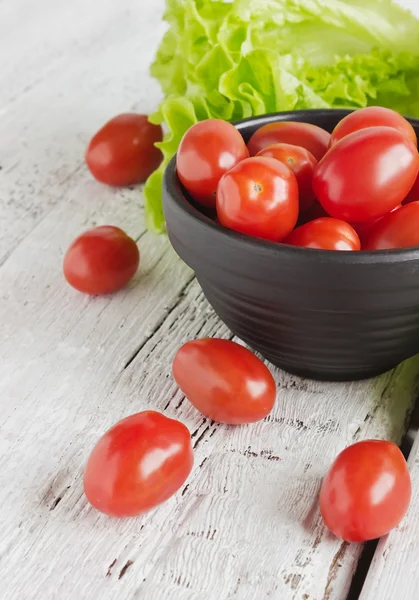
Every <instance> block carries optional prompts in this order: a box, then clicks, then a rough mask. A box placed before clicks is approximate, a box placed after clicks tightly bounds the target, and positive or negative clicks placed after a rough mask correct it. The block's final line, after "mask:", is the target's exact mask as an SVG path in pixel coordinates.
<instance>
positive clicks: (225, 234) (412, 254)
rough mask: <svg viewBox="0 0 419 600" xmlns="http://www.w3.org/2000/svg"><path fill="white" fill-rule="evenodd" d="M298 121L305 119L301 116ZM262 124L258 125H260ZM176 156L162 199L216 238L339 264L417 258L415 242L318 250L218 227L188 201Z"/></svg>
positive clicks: (317, 112) (265, 118)
mask: <svg viewBox="0 0 419 600" xmlns="http://www.w3.org/2000/svg"><path fill="white" fill-rule="evenodd" d="M351 112H354V109H336V108H322V109H315V108H314V109H307V110H293V111H283V112H274V113H267V114H265V115H259V116H252V117H248V118H246V119H241V120H240V121H235V122H234V123H233V125H234V126H235V127H236V128H237V129H238V130H239V131H241V130H242V129H245V128H246V127H248V126H250V125H257V124H258V123H259V122H261V121H262V122H263V125H266V124H268V123H275V122H276V121H277V120H278V119H277V117H278V116H280V117H281V119H280V120H281V121H285V120H288V119H291V118H292V117H293V116H294V117H295V115H300V116H303V115H307V117H310V116H312V117H313V116H318V117H327V116H329V115H330V114H332V113H334V114H339V113H340V114H341V115H342V118H343V117H344V116H346V115H347V114H349V113H351ZM284 117H285V118H284ZM405 118H406V119H407V120H408V121H409V123H411V124H412V125H415V126H416V127H417V128H418V129H419V119H414V118H412V117H405ZM300 121H301V122H305V121H304V120H301V119H300ZM261 126H262V125H261ZM176 157H177V153H176V154H175V155H174V156H173V157H172V158H171V160H170V161H169V163H168V164H167V166H166V169H165V171H164V177H163V187H164V189H166V190H167V191H168V194H166V198H165V202H167V201H169V202H171V203H172V206H173V207H174V208H175V209H176V212H178V213H182V214H183V216H184V218H187V219H188V221H189V223H190V224H191V226H192V224H193V223H194V224H197V223H198V224H199V225H200V227H202V228H203V230H205V231H207V232H208V233H210V234H212V235H215V236H216V237H218V238H219V239H220V240H221V239H223V238H224V239H225V238H227V239H229V240H231V241H232V242H235V243H236V244H244V245H245V246H250V247H254V248H255V249H256V250H259V252H261V253H263V254H272V255H277V254H279V253H284V252H285V253H288V254H290V255H294V256H295V257H296V258H297V257H298V256H300V258H302V257H303V256H306V257H307V259H308V258H309V257H310V258H312V259H315V258H317V259H320V260H321V262H331V263H339V264H348V265H356V264H359V263H364V264H377V263H380V264H381V263H396V262H400V260H403V262H410V261H412V262H413V261H417V260H418V259H419V245H418V246H409V247H406V248H397V249H391V250H357V251H353V252H350V251H346V252H343V251H341V250H320V249H317V248H303V247H299V246H291V245H289V244H284V243H283V242H273V241H270V240H265V239H262V238H256V237H252V236H250V235H246V234H244V233H240V232H239V231H235V230H234V229H229V228H227V227H222V226H221V225H219V224H217V223H216V222H215V221H214V220H213V219H211V218H210V217H208V216H207V215H205V214H204V213H202V212H200V211H199V210H198V209H197V208H196V207H195V206H194V205H193V204H191V203H190V202H189V200H188V199H187V197H186V196H185V194H184V192H183V189H182V185H181V183H180V180H179V178H178V175H177V170H176Z"/></svg>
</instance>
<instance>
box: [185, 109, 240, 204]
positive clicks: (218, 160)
mask: <svg viewBox="0 0 419 600" xmlns="http://www.w3.org/2000/svg"><path fill="white" fill-rule="evenodd" d="M248 156H249V152H248V150H247V147H246V144H245V143H244V140H243V138H242V136H241V135H240V133H239V132H238V131H237V129H236V128H235V127H234V126H233V125H231V124H230V123H227V122H226V121H221V120H219V119H207V120H206V121H200V122H199V123H196V124H195V125H192V127H191V128H190V129H188V131H187V132H186V133H185V135H184V136H183V139H182V141H181V142H180V145H179V149H178V152H177V157H176V168H177V173H178V176H179V179H180V181H181V182H182V184H183V185H184V187H185V188H186V189H187V191H188V192H189V193H190V194H191V196H192V198H193V199H194V200H196V202H198V203H199V204H202V205H203V206H208V207H215V194H216V190H217V185H218V182H219V181H220V179H221V176H222V175H224V173H226V172H227V171H228V170H229V169H231V168H232V167H234V166H235V165H236V164H237V163H239V162H240V161H241V160H243V159H245V158H248Z"/></svg>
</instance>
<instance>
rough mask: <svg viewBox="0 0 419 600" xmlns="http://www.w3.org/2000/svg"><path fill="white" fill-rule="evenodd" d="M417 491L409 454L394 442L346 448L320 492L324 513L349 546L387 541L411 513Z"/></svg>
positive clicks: (332, 467) (327, 476) (330, 527)
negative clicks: (350, 543) (408, 510)
mask: <svg viewBox="0 0 419 600" xmlns="http://www.w3.org/2000/svg"><path fill="white" fill-rule="evenodd" d="M411 492H412V486H411V481H410V474H409V469H408V467H407V464H406V461H405V459H404V457H403V454H402V453H401V452H400V450H399V448H398V447H397V446H396V445H395V444H393V443H392V442H387V441H382V440H366V441H362V442H358V443H356V444H353V445H352V446H349V447H348V448H345V450H343V451H342V452H341V453H340V454H339V455H338V457H337V458H336V460H335V461H334V463H333V464H332V466H331V468H330V470H329V471H328V473H327V475H326V477H325V478H324V480H323V484H322V487H321V490H320V511H321V514H322V517H323V519H324V521H325V523H326V525H327V527H328V528H329V529H330V531H331V532H332V533H334V534H335V535H336V536H337V537H339V538H341V539H343V540H345V541H347V542H365V541H367V540H374V539H376V538H379V537H381V536H383V535H386V534H387V533H388V532H389V531H390V530H391V529H393V528H394V527H396V526H397V525H398V524H399V523H400V521H401V520H402V519H403V517H404V515H405V514H406V512H407V509H408V508H409V503H410V497H411Z"/></svg>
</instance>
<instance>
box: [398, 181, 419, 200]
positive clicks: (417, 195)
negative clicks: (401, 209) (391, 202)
mask: <svg viewBox="0 0 419 600" xmlns="http://www.w3.org/2000/svg"><path fill="white" fill-rule="evenodd" d="M417 201H419V175H418V176H417V177H416V181H415V183H414V184H413V187H412V189H411V190H410V192H409V193H408V194H407V196H406V198H405V199H404V200H403V202H402V204H409V202H417Z"/></svg>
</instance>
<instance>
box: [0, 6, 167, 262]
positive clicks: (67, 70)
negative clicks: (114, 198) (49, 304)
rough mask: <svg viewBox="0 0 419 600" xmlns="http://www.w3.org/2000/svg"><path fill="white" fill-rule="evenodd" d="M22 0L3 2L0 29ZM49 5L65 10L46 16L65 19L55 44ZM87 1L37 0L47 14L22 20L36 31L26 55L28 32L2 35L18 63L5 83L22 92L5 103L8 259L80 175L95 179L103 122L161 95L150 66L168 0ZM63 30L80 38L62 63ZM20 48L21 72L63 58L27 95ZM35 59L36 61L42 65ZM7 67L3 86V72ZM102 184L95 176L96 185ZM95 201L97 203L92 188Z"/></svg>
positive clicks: (2, 52) (2, 253)
mask: <svg viewBox="0 0 419 600" xmlns="http://www.w3.org/2000/svg"><path fill="white" fill-rule="evenodd" d="M22 2H23V0H17V1H16V3H15V4H14V3H11V2H5V3H2V4H0V31H1V29H3V28H4V29H8V23H9V21H7V20H6V22H5V23H3V24H2V19H1V10H3V11H4V10H6V11H7V9H8V12H9V13H10V15H11V17H13V18H14V19H16V18H21V14H22V12H21V11H23V10H25V8H24V7H22ZM23 4H24V6H26V4H29V3H26V2H24V3H23ZM50 4H51V5H52V4H54V5H55V6H56V8H55V9H54V10H52V11H51V15H49V16H48V15H47V16H46V22H47V23H49V22H50V21H51V19H53V18H54V19H56V21H54V23H55V29H54V33H50V35H51V36H52V37H51V39H50V38H49V37H48V35H47V36H46V37H47V40H49V39H50V43H49V45H48V44H46V41H45V40H44V43H40V42H39V35H40V34H39V30H42V29H43V27H44V26H43V25H42V19H43V18H44V14H46V13H47V12H48V7H49V5H50ZM79 4H80V2H78V1H77V2H76V3H74V4H73V3H66V5H65V6H66V8H65V9H64V10H63V11H61V7H62V3H59V2H58V3H57V2H55V3H51V2H49V1H48V2H47V4H46V5H45V11H46V12H45V13H44V11H40V10H39V7H40V5H39V3H37V4H36V11H38V17H37V18H38V19H39V21H35V23H34V24H32V21H30V20H29V19H28V21H26V20H25V19H23V32H25V31H26V30H25V23H27V27H29V28H30V31H32V34H31V35H29V34H28V35H27V38H26V45H24V46H23V48H24V54H23V55H22V56H21V55H20V51H21V49H22V47H21V46H20V45H19V39H20V37H19V36H20V35H21V29H18V33H17V39H12V40H10V35H13V32H9V34H8V36H5V38H2V36H1V35H0V66H1V64H2V62H3V61H4V62H6V63H7V61H8V60H10V61H11V63H12V65H14V67H13V70H12V71H11V73H10V74H9V75H8V76H7V77H6V80H7V82H8V83H7V85H8V86H10V89H11V90H13V93H15V92H16V94H17V97H16V98H15V100H14V101H13V102H9V103H6V104H5V106H4V108H3V107H2V104H1V102H0V265H1V263H2V262H3V261H4V260H5V259H6V258H7V257H8V256H9V255H10V253H11V252H13V249H14V248H15V246H16V245H17V244H18V243H19V242H20V241H21V240H22V239H23V237H24V236H25V235H27V234H28V232H29V231H31V229H32V228H33V227H34V226H35V225H36V224H37V223H39V222H40V221H41V220H42V218H44V217H45V215H46V214H47V213H48V211H49V210H51V208H52V207H53V206H55V205H56V204H57V203H58V202H65V201H66V198H67V197H68V195H69V194H71V191H72V190H73V188H74V185H73V176H74V174H77V173H78V171H80V172H81V173H83V174H84V175H85V177H86V180H87V179H88V178H89V176H88V175H87V170H86V167H85V166H84V152H85V148H86V145H87V143H88V140H89V138H90V137H91V135H92V134H93V133H94V132H95V131H96V129H97V128H99V127H100V126H101V125H102V124H103V123H104V122H105V121H106V120H107V119H109V118H110V117H112V116H114V115H115V114H118V113H119V112H126V111H129V110H131V109H132V108H137V109H139V110H141V111H143V112H151V111H153V110H154V109H155V108H156V105H157V102H158V99H159V98H160V89H159V87H158V85H157V83H156V82H155V81H154V80H152V79H151V78H150V77H149V76H148V68H149V64H150V62H151V60H152V57H153V54H154V51H155V48H156V45H157V43H158V41H159V39H160V38H161V36H162V33H163V31H164V25H163V23H162V20H161V14H162V10H163V0H158V1H157V2H156V3H154V2H153V3H146V6H140V5H139V3H138V2H137V0H129V2H128V3H124V7H121V5H119V4H118V3H117V2H108V1H107V2H104V3H103V4H102V3H101V5H100V8H98V5H97V3H95V2H91V3H87V4H86V3H84V4H83V8H81V7H80V6H78V5H79ZM140 4H141V3H140ZM34 6H35V5H34ZM12 7H15V8H13V10H12ZM78 9H80V10H78ZM28 10H29V8H28ZM32 10H35V9H30V10H29V15H31V14H32ZM69 11H70V15H69ZM95 16H97V18H96V20H95ZM69 22H70V23H72V27H69V26H68V24H69ZM45 26H46V25H45ZM51 27H52V23H51ZM61 30H65V31H68V32H71V35H70V38H71V39H70V41H69V43H68V46H67V47H66V50H65V53H64V54H63V56H62V57H61V58H60V59H59V63H58V64H55V63H54V60H55V58H53V48H54V45H55V44H56V38H57V37H58V38H59V36H60V31H61ZM79 30H80V37H79V36H78V34H77V32H78V31H79ZM48 31H49V30H48ZM64 38H65V39H67V38H66V36H64ZM54 40H55V41H54ZM70 42H71V43H70ZM45 44H46V46H45ZM15 47H18V48H20V50H19V52H18V53H17V55H18V57H19V56H21V60H22V61H23V63H22V64H20V69H23V70H25V69H28V71H27V72H28V73H30V74H31V77H37V76H38V75H37V74H38V67H39V69H40V71H41V72H43V69H46V68H47V67H49V66H51V63H54V64H53V65H52V66H51V69H50V71H48V72H47V73H44V77H43V79H42V80H40V81H39V82H38V84H37V85H33V86H31V87H30V89H28V90H27V91H26V92H23V91H22V90H20V92H19V89H20V88H19V85H18V84H15V83H13V76H14V74H15V73H16V74H18V73H19V68H18V65H17V64H15V62H14V61H15V59H14V58H13V49H14V48H15ZM55 47H56V46H55ZM64 47H65V45H64ZM47 50H48V52H47ZM44 51H45V52H44ZM63 52H64V50H63ZM32 56H33V57H35V58H33V60H35V59H36V60H37V63H36V66H34V69H33V70H31V64H32V63H31V57H32ZM57 60H58V58H57ZM44 61H45V64H44ZM41 65H42V68H41ZM45 65H46V66H45ZM0 72H2V78H1V82H0V85H2V84H3V82H4V74H3V71H2V70H1V69H0ZM7 89H8V88H7ZM2 108H3V110H2ZM96 185H97V184H96ZM94 187H95V184H94V183H93V182H92V183H91V186H90V189H92V188H93V189H94ZM93 193H94V192H93ZM86 201H91V199H90V196H89V195H88V196H86Z"/></svg>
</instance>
